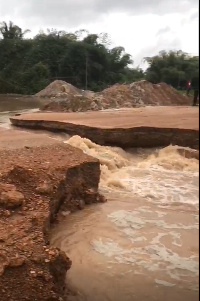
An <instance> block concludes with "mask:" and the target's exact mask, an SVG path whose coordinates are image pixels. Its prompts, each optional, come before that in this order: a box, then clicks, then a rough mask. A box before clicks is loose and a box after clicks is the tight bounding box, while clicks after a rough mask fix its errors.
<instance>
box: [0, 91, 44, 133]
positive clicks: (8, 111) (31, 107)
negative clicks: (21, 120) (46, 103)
mask: <svg viewBox="0 0 200 301" xmlns="http://www.w3.org/2000/svg"><path fill="white" fill-rule="evenodd" d="M39 107H40V102H39V101H38V100H37V99H35V98H33V97H31V96H30V97H28V96H27V97H22V96H18V95H16V96H14V95H10V96H9V95H0V127H4V128H10V124H9V118H10V117H11V116H13V115H15V114H18V113H25V112H37V111H38V108H39Z"/></svg>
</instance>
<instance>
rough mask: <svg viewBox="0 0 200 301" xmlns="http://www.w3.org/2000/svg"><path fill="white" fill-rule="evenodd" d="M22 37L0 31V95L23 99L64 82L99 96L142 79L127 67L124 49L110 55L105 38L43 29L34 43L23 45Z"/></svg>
mask: <svg viewBox="0 0 200 301" xmlns="http://www.w3.org/2000/svg"><path fill="white" fill-rule="evenodd" d="M26 32H27V31H22V29H21V28H20V27H19V26H17V25H14V24H13V23H12V22H10V23H9V24H7V23H6V22H3V23H1V25H0V77H1V78H2V80H3V82H4V89H3V88H2V87H0V89H1V90H3V91H4V92H3V93H10V92H12V91H13V87H17V89H18V90H20V91H21V92H22V93H25V94H34V93H36V92H38V91H39V90H41V89H43V88H44V87H45V86H46V85H47V84H48V83H50V82H51V81H53V80H55V79H63V80H66V81H67V82H69V83H71V84H73V85H75V86H77V87H79V88H81V89H85V88H86V87H87V88H88V89H90V90H94V91H99V90H101V89H103V88H105V87H107V86H108V85H112V84H115V83H116V82H119V83H123V82H132V81H134V80H139V79H142V78H143V77H144V74H143V72H142V71H141V70H138V69H133V68H131V67H130V64H131V63H132V60H131V56H130V55H129V54H127V53H125V51H124V48H123V47H116V48H113V49H110V47H109V46H110V39H109V36H108V35H107V34H104V33H101V34H100V35H96V34H89V33H88V32H87V31H86V30H79V31H77V32H75V33H68V32H65V31H58V30H56V29H48V30H47V32H43V31H41V32H39V34H37V35H36V36H35V37H34V38H33V39H25V38H24V35H25V34H26ZM86 74H87V76H86ZM5 83H9V84H8V85H7V84H6V85H5ZM2 85H3V84H2V81H1V82H0V86H2ZM1 90H0V91H1ZM1 93H2V92H1Z"/></svg>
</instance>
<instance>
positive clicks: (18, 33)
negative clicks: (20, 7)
mask: <svg viewBox="0 0 200 301" xmlns="http://www.w3.org/2000/svg"><path fill="white" fill-rule="evenodd" d="M28 32H30V30H29V29H26V30H24V31H22V29H21V28H20V27H19V26H17V25H15V24H14V23H13V22H11V21H10V22H9V23H8V24H7V23H6V22H5V21H3V22H2V23H0V33H1V34H2V36H3V38H4V39H20V40H21V39H23V37H24V36H25V34H27V33H28Z"/></svg>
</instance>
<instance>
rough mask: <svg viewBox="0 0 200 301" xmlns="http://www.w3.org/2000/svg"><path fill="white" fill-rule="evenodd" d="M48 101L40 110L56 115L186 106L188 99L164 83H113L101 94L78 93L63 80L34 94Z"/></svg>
mask: <svg viewBox="0 0 200 301" xmlns="http://www.w3.org/2000/svg"><path fill="white" fill-rule="evenodd" d="M36 96H37V97H43V98H48V99H49V100H50V102H49V103H48V104H47V105H45V106H44V107H43V110H48V111H56V112H84V111H98V110H105V109H119V108H133V107H141V106H146V105H150V106H159V105H160V106H173V105H189V104H190V102H191V101H190V99H189V98H188V97H186V96H184V95H182V94H180V93H179V92H178V91H177V90H176V89H174V88H172V87H171V86H168V85H167V84H165V83H160V84H156V85H154V84H152V83H150V82H148V81H145V80H143V81H139V82H134V83H132V84H123V85H121V84H116V85H114V86H111V87H109V88H107V89H105V90H103V91H102V92H98V93H94V92H91V91H82V90H79V89H77V88H76V87H74V86H73V85H71V84H68V83H66V82H64V81H55V82H53V83H51V84H50V85H49V86H48V87H46V88H45V89H44V90H42V91H41V92H39V93H37V94H36Z"/></svg>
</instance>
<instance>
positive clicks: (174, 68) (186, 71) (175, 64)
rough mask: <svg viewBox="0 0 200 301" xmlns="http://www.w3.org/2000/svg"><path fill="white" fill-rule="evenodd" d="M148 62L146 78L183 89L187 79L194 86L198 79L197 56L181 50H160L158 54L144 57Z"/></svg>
mask: <svg viewBox="0 0 200 301" xmlns="http://www.w3.org/2000/svg"><path fill="white" fill-rule="evenodd" d="M145 60H146V61H147V62H148V63H149V68H148V69H147V71H146V79H147V80H149V81H151V82H153V83H159V82H165V83H167V84H169V85H172V86H173V87H175V88H181V89H184V88H185V87H186V82H187V81H188V80H191V81H192V85H193V86H196V85H197V84H196V82H198V79H199V57H197V56H189V55H188V54H187V53H185V52H182V51H169V52H166V51H161V52H160V53H159V55H156V56H154V57H150V58H149V57H148V58H145Z"/></svg>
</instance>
